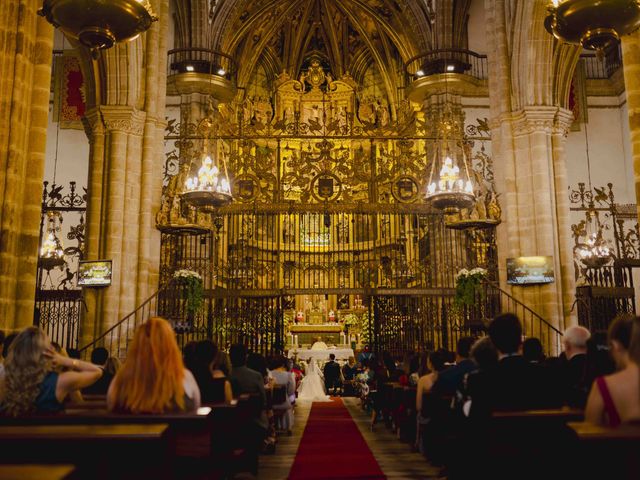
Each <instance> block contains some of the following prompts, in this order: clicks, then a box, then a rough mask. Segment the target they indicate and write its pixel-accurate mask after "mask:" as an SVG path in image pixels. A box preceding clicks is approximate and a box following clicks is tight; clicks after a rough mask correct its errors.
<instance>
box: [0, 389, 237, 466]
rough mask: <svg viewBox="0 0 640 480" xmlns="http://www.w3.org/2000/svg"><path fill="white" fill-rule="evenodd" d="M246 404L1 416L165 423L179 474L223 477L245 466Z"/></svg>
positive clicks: (19, 421)
mask: <svg viewBox="0 0 640 480" xmlns="http://www.w3.org/2000/svg"><path fill="white" fill-rule="evenodd" d="M246 401H247V398H245V397H243V398H242V399H240V402H239V403H238V404H234V405H229V404H214V405H210V406H204V407H201V408H200V409H199V410H198V412H181V413H167V414H161V415H129V414H115V413H110V412H108V411H107V410H106V409H97V408H92V407H89V408H80V407H78V408H68V409H67V410H66V411H65V412H64V413H61V414H57V415H36V416H29V417H19V418H11V417H0V425H13V426H19V425H26V426H29V425H41V426H44V425H47V426H48V425H79V426H82V425H84V426H86V425H145V424H153V423H159V422H163V423H166V424H167V425H168V426H169V427H170V430H171V437H172V440H173V441H172V444H171V451H170V454H171V456H173V457H174V458H175V459H176V462H174V463H175V466H176V469H177V470H178V472H176V474H178V473H180V472H179V471H180V470H183V469H185V468H190V469H193V470H198V471H202V470H206V471H207V473H208V474H209V473H210V474H214V473H215V474H220V475H223V474H230V473H231V472H232V471H240V470H241V467H242V462H243V459H244V457H243V456H244V454H245V451H244V449H243V443H244V442H243V439H242V434H243V430H244V426H245V424H246V422H247V421H248V420H247V419H244V420H243V418H242V416H241V415H240V409H241V408H242V402H246ZM78 405H79V406H82V404H78ZM239 405H240V408H239ZM243 422H244V423H243Z"/></svg>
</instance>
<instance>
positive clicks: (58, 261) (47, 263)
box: [38, 212, 65, 270]
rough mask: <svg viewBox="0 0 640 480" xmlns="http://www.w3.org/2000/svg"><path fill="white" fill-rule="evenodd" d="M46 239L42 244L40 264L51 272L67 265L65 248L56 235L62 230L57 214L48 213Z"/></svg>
mask: <svg viewBox="0 0 640 480" xmlns="http://www.w3.org/2000/svg"><path fill="white" fill-rule="evenodd" d="M47 215H48V219H47V230H46V238H45V240H44V241H43V242H42V246H41V247H40V257H39V258H38V263H40V265H41V266H42V268H44V269H45V270H51V269H53V268H56V267H61V266H62V265H64V264H65V260H64V247H63V245H62V242H61V241H60V239H59V238H58V236H57V235H56V231H57V230H60V227H59V225H58V222H57V219H56V217H57V215H58V214H57V213H56V212H48V213H47Z"/></svg>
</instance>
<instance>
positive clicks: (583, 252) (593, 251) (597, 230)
mask: <svg viewBox="0 0 640 480" xmlns="http://www.w3.org/2000/svg"><path fill="white" fill-rule="evenodd" d="M584 225H585V230H584V233H585V236H586V240H585V241H584V242H581V243H578V244H577V245H576V246H575V247H574V252H575V256H576V258H577V259H578V260H579V261H580V262H581V263H582V264H583V265H584V266H585V267H589V268H600V267H604V266H605V265H607V264H608V263H609V262H610V261H611V259H612V258H613V255H612V252H611V247H609V244H608V242H607V241H606V240H605V239H604V236H603V228H602V224H601V223H600V218H599V216H598V211H597V210H596V209H595V206H594V205H593V203H591V204H590V205H589V209H588V210H587V212H586V220H585V223H584Z"/></svg>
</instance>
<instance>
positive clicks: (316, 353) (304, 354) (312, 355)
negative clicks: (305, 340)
mask: <svg viewBox="0 0 640 480" xmlns="http://www.w3.org/2000/svg"><path fill="white" fill-rule="evenodd" d="M332 353H333V354H334V355H335V356H336V360H338V361H344V362H346V361H347V360H349V357H355V353H354V352H353V349H352V348H327V349H326V350H311V349H309V348H291V349H289V358H293V356H294V355H297V356H298V360H305V361H307V360H309V359H312V360H316V361H318V360H320V361H328V360H329V355H330V354H332Z"/></svg>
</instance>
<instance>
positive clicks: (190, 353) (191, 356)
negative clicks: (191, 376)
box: [182, 340, 198, 372]
mask: <svg viewBox="0 0 640 480" xmlns="http://www.w3.org/2000/svg"><path fill="white" fill-rule="evenodd" d="M197 344H198V342H196V341H194V340H192V341H190V342H189V343H187V344H186V345H185V346H184V347H182V361H183V362H184V368H186V369H187V370H189V371H190V372H191V371H193V369H194V365H195V358H196V345H197Z"/></svg>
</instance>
